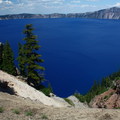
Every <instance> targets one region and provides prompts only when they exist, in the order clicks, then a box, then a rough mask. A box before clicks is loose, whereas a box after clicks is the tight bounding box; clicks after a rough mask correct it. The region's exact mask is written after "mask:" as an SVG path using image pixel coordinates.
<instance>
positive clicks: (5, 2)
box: [0, 0, 12, 4]
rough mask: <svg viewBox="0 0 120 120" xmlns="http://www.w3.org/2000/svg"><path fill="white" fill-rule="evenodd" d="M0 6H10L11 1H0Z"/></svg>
mask: <svg viewBox="0 0 120 120" xmlns="http://www.w3.org/2000/svg"><path fill="white" fill-rule="evenodd" d="M0 4H12V1H10V0H5V1H3V0H0Z"/></svg>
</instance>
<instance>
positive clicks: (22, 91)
mask: <svg viewBox="0 0 120 120" xmlns="http://www.w3.org/2000/svg"><path fill="white" fill-rule="evenodd" d="M4 88H5V89H4ZM1 90H2V92H7V93H10V94H13V95H17V96H20V97H23V98H25V99H27V98H28V99H30V100H33V101H38V102H41V103H43V104H44V105H48V106H54V107H67V106H68V104H67V103H64V102H62V101H58V100H55V99H52V98H49V97H47V96H45V95H44V94H43V93H42V92H40V91H38V90H36V89H34V88H33V87H31V86H29V85H28V84H26V83H25V82H23V81H21V80H19V79H17V78H16V77H14V76H12V75H9V74H7V73H5V72H3V71H0V91H1Z"/></svg>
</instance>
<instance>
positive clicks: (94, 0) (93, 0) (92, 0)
mask: <svg viewBox="0 0 120 120" xmlns="http://www.w3.org/2000/svg"><path fill="white" fill-rule="evenodd" d="M86 1H91V2H96V1H99V0H86Z"/></svg>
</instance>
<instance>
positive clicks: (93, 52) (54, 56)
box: [0, 18, 120, 97]
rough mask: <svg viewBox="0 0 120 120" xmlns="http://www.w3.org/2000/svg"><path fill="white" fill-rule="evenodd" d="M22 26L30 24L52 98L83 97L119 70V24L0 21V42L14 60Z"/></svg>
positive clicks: (77, 21) (90, 21) (25, 20)
mask: <svg viewBox="0 0 120 120" xmlns="http://www.w3.org/2000/svg"><path fill="white" fill-rule="evenodd" d="M26 24H33V25H34V28H35V31H34V32H35V34H36V35H38V37H39V38H38V39H39V40H40V45H41V46H42V48H41V49H40V51H39V52H40V53H41V54H42V56H43V57H42V58H43V59H44V60H45V62H44V66H45V68H46V71H45V78H46V80H49V81H50V83H51V85H52V87H53V90H54V92H55V94H57V95H58V96H62V97H66V96H69V95H71V94H73V93H74V92H75V91H79V92H80V93H82V94H84V93H86V92H87V91H88V90H89V89H90V87H91V86H92V84H93V81H94V80H101V79H102V78H103V77H105V76H107V75H109V74H111V73H112V72H116V71H118V70H119V69H120V21H119V20H99V19H98V20H97V19H78V18H77V19H74V18H73V19H24V20H2V21H0V41H1V42H5V41H6V40H8V41H9V42H10V43H11V46H12V48H13V50H14V52H15V56H17V52H18V48H17V47H18V42H22V39H23V38H24V35H23V33H22V31H23V29H24V26H25V25H26Z"/></svg>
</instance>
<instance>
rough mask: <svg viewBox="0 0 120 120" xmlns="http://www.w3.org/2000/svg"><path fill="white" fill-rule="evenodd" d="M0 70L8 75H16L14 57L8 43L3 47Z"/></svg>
mask: <svg viewBox="0 0 120 120" xmlns="http://www.w3.org/2000/svg"><path fill="white" fill-rule="evenodd" d="M1 69H2V70H3V71H5V72H7V73H9V74H12V75H16V67H15V64H14V55H13V51H12V49H11V47H10V44H9V43H8V41H7V42H6V43H5V44H4V46H3V51H2V65H1Z"/></svg>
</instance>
